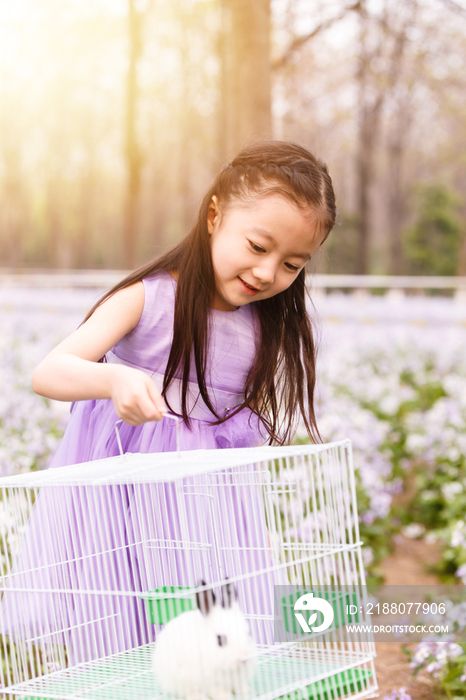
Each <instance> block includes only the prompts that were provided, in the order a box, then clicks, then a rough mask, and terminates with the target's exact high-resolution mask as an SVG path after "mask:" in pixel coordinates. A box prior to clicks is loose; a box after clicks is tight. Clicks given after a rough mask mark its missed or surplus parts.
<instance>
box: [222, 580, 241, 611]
mask: <svg viewBox="0 0 466 700" xmlns="http://www.w3.org/2000/svg"><path fill="white" fill-rule="evenodd" d="M227 580H228V579H227ZM221 594H222V608H231V606H232V605H233V603H234V602H235V601H236V600H238V594H237V592H236V586H235V584H234V583H231V582H228V583H225V584H224V585H223V586H222V588H221Z"/></svg>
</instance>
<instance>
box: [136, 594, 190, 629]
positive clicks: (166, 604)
mask: <svg viewBox="0 0 466 700" xmlns="http://www.w3.org/2000/svg"><path fill="white" fill-rule="evenodd" d="M183 591H184V592H185V595H183V596H180V597H178V596H177V597H176V598H165V597H163V596H162V597H160V594H167V593H182V592H183ZM192 591H193V589H192V588H191V587H189V586H161V587H160V588H155V589H154V590H153V591H149V592H148V593H143V594H142V596H141V597H142V598H144V600H145V601H146V603H147V608H148V611H149V617H150V621H151V622H152V624H153V625H164V624H165V623H166V622H169V621H170V620H172V619H173V618H175V617H177V616H178V615H180V614H181V613H183V612H186V611H187V610H194V609H195V608H197V602H196V596H195V595H194V594H193V592H192Z"/></svg>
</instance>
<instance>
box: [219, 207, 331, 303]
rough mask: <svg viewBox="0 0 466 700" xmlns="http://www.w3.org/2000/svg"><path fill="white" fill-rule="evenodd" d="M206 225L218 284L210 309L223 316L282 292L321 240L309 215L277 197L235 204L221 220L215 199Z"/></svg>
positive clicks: (313, 220)
mask: <svg viewBox="0 0 466 700" xmlns="http://www.w3.org/2000/svg"><path fill="white" fill-rule="evenodd" d="M207 223H208V231H209V234H210V236H211V253H212V264H213V267H214V272H215V278H216V295H215V299H214V302H213V307H214V308H216V309H221V310H223V311H232V310H234V309H236V308H238V307H239V306H244V305H245V304H249V303H250V302H251V301H252V300H254V301H260V300H261V299H268V298H269V297H272V296H275V294H279V293H280V292H283V291H284V290H285V289H287V288H288V287H289V286H290V285H291V284H292V283H293V282H294V280H295V279H296V277H297V276H298V274H299V273H300V272H301V270H302V269H303V267H304V265H305V264H306V262H307V261H308V260H309V259H310V258H311V256H312V255H313V253H314V252H315V250H316V249H317V248H318V247H319V245H320V244H321V243H322V241H323V238H324V234H323V233H320V231H319V229H318V227H317V226H316V221H315V217H314V216H313V214H312V212H311V210H309V209H307V210H306V209H300V208H299V207H298V206H297V205H296V204H294V203H293V202H290V201H289V200H288V199H285V197H282V196H281V195H279V194H270V195H267V196H258V197H254V198H253V199H252V201H250V202H248V203H243V202H239V203H237V204H233V205H231V206H230V208H228V209H227V210H226V212H225V213H224V214H222V213H221V212H220V208H219V203H218V200H217V198H216V197H213V198H212V202H211V205H210V207H209V214H208V222H207Z"/></svg>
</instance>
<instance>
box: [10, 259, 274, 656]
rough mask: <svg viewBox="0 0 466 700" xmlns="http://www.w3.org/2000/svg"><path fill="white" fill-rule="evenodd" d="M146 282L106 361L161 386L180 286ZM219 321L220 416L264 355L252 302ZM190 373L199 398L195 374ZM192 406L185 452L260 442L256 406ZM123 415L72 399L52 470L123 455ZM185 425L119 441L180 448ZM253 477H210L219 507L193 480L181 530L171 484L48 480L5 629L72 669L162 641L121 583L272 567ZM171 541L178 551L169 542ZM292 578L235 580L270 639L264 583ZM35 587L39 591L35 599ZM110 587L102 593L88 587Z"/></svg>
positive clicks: (199, 480)
mask: <svg viewBox="0 0 466 700" xmlns="http://www.w3.org/2000/svg"><path fill="white" fill-rule="evenodd" d="M143 283H144V289H145V303H144V309H143V313H142V316H141V319H140V321H139V323H138V325H137V326H136V328H134V330H132V331H131V332H130V333H128V334H127V335H126V336H125V337H124V338H122V339H121V340H120V342H119V343H118V344H117V345H116V346H115V347H114V348H113V349H112V351H110V353H108V354H107V359H108V360H109V361H112V362H121V363H123V364H127V365H130V366H134V367H138V368H140V369H142V370H143V371H145V372H147V373H148V374H150V375H151V376H153V378H154V381H156V383H158V384H159V386H160V385H161V380H162V379H163V373H164V371H165V368H166V363H167V359H168V355H169V351H170V347H171V342H172V332H173V331H172V328H173V311H174V301H175V289H176V282H175V280H174V279H173V278H172V277H171V276H170V275H169V274H168V273H167V272H165V271H161V272H159V273H157V274H156V275H154V276H153V277H150V278H147V279H145V280H143ZM210 320H211V326H210V345H209V360H208V366H207V376H206V384H207V386H208V387H209V393H211V394H212V395H213V398H214V401H215V404H216V406H217V407H218V410H219V411H224V410H226V409H228V408H230V409H231V408H234V406H235V405H238V403H239V402H240V401H241V394H242V392H243V389H244V385H245V381H246V378H247V375H248V372H249V370H250V367H251V363H252V361H253V358H254V354H255V338H256V330H257V327H256V324H257V320H256V318H255V314H254V305H252V304H248V305H246V306H243V307H240V308H239V309H237V310H236V311H228V312H227V311H218V310H215V309H214V310H212V314H211V319H210ZM190 380H191V381H192V382H193V387H192V388H193V392H195V387H196V384H195V380H196V376H195V370H192V374H191V377H190ZM176 391H177V387H176V386H175V389H174V391H172V394H171V397H172V398H173V402H174V403H175V404H176ZM191 404H192V412H191V413H190V415H191V416H193V415H194V416H196V417H194V418H192V419H191V425H190V427H189V428H188V427H187V426H186V425H184V424H183V423H182V424H181V425H180V445H181V449H182V450H195V449H206V448H207V449H216V448H217V449H218V448H230V447H251V446H256V445H260V444H262V443H263V442H264V437H263V436H262V435H261V431H260V429H259V421H258V419H257V416H255V415H254V414H253V413H252V412H251V411H250V410H249V409H244V410H242V411H241V412H240V413H239V414H237V415H236V416H233V417H232V418H231V419H230V420H228V421H226V422H225V423H222V424H220V425H216V426H212V425H210V424H209V420H212V419H213V416H212V414H210V413H208V412H206V407H205V406H203V404H202V403H201V402H200V401H199V400H198V401H197V402H196V396H195V395H193V397H191ZM172 407H173V409H174V410H176V408H175V405H173V406H172ZM117 420H118V416H117V414H116V413H115V410H114V407H113V403H112V401H111V400H104V399H99V400H87V401H80V402H76V403H74V404H73V405H72V409H71V419H70V422H69V424H68V426H67V429H66V432H65V435H64V437H63V440H62V442H61V444H60V446H59V448H58V451H57V453H56V455H55V457H54V459H53V461H52V464H51V467H52V468H53V467H59V466H65V465H72V464H78V463H81V462H87V461H91V460H97V459H102V458H106V457H111V456H115V455H118V454H119V448H118V443H117V439H116V433H115V422H116V421H117ZM175 430H176V428H175V424H174V421H171V420H169V419H166V418H165V419H163V420H161V421H159V422H153V423H145V424H143V425H141V426H137V427H136V426H131V425H128V424H126V423H123V424H120V436H121V442H122V446H123V449H124V451H125V452H129V453H137V452H140V453H151V452H166V451H174V450H175V449H176V434H175ZM242 475H243V476H242ZM255 478H256V477H255V476H254V475H253V477H252V481H251V477H248V479H247V480H246V481H245V480H244V468H243V470H242V471H241V470H238V474H235V469H232V470H229V471H228V474H226V475H224V476H221V477H219V478H218V482H217V483H214V484H212V482H210V483H209V489H210V491H209V493H210V496H209V498H212V493H213V497H214V501H215V505H214V506H212V507H211V506H210V505H209V507H208V508H207V506H206V505H205V504H206V503H209V501H208V499H207V498H205V497H203V496H205V494H203V493H202V489H203V487H204V486H205V484H206V482H205V479H206V477H205V476H204V477H193V478H190V479H184V480H183V486H182V488H183V494H182V501H183V504H182V510H183V512H184V516H183V517H184V528H185V529H184V534H183V532H182V525H183V524H182V523H181V516H180V500H179V493H177V492H176V488H175V485H174V484H173V483H166V484H161V483H154V484H127V485H123V486H122V485H119V486H102V487H96V486H93V487H87V486H72V487H63V486H60V487H59V486H56V487H55V486H53V487H48V488H43V489H42V490H41V492H40V494H39V497H38V499H37V501H36V504H35V506H34V509H33V512H32V516H31V519H30V521H29V527H28V529H27V533H26V536H25V537H24V538H23V540H22V544H21V548H20V551H19V553H18V554H17V557H16V560H15V563H14V565H13V568H12V572H11V574H12V576H11V586H12V587H15V588H24V589H27V590H28V592H27V593H26V592H13V591H11V592H6V593H5V595H4V599H3V602H2V605H1V607H0V628H1V627H3V631H4V632H6V633H7V634H9V635H10V636H12V637H13V638H16V639H22V640H24V639H25V638H27V639H29V640H35V641H36V643H37V641H38V640H40V643H41V644H42V645H43V646H47V644H50V648H52V647H53V646H54V645H65V646H66V649H67V658H68V664H69V665H73V664H75V663H80V662H83V661H88V660H91V659H95V658H101V657H103V656H107V655H109V654H112V653H116V652H119V651H124V650H126V649H131V648H134V647H136V646H140V645H142V644H145V643H148V642H150V641H153V639H154V638H155V629H154V627H153V625H151V624H150V622H149V621H148V617H147V612H146V609H145V604H144V602H143V601H142V600H141V599H140V597H139V596H133V597H131V596H125V595H121V594H119V593H118V592H119V591H120V592H121V591H123V592H128V591H133V592H134V591H141V592H145V591H149V590H152V589H154V588H156V587H159V586H163V585H181V586H195V585H196V584H197V582H198V580H199V578H200V577H201V576H202V577H203V578H204V579H205V580H207V581H208V582H210V581H216V580H220V579H223V577H224V576H225V575H228V576H235V575H242V574H245V573H246V574H247V573H248V572H254V571H257V570H259V569H264V568H267V567H270V566H271V565H273V563H274V562H273V561H272V557H271V550H270V548H269V544H268V533H267V528H266V526H265V511H264V504H263V500H262V495H261V494H262V492H261V487H260V485H259V483H258V482H255V481H254V479H255ZM225 480H226V481H225ZM225 484H228V487H225ZM191 494H192V495H191ZM186 526H187V530H188V533H189V536H188V539H189V540H190V541H193V542H197V543H199V542H200V543H201V545H202V546H201V547H198V548H195V549H194V550H193V549H190V548H189V546H188V547H187V548H185V546H184V545H183V546H182V548H181V549H180V546H179V543H180V542H181V543H183V542H185V539H186ZM147 543H150V545H149V546H148V544H147ZM166 543H178V545H176V546H173V545H170V546H168V547H167V546H166ZM219 543H220V544H219ZM212 547H214V548H215V550H216V551H217V550H218V554H217V555H216V556H215V557H214V561H213V560H212V555H209V552H212V551H213V550H212ZM184 550H186V551H184ZM96 553H98V554H97V555H96ZM208 555H209V556H210V558H209V556H208ZM283 582H284V580H283V578H282V577H281V578H280V577H278V580H277V576H276V575H275V574H273V573H271V574H270V575H268V574H267V575H261V576H259V577H253V578H252V579H251V578H249V579H248V578H247V579H246V580H245V581H240V582H239V583H238V586H237V588H238V595H239V600H240V603H241V601H243V603H244V606H243V608H246V609H247V608H248V609H247V610H246V612H249V613H250V614H251V616H252V619H251V628H252V632H253V635H254V637H255V639H256V641H257V642H258V643H261V642H262V643H270V642H271V637H272V636H273V632H272V622H271V621H270V620H268V621H264V620H260V619H256V618H257V614H259V616H261V615H262V616H263V615H264V614H265V615H266V616H268V617H270V616H271V615H272V613H273V611H272V608H271V604H270V601H271V599H272V596H271V595H270V596H268V597H269V603H264V600H263V599H264V591H263V590H262V592H261V590H260V589H261V587H263V586H266V587H267V589H268V590H269V592H270V591H271V590H272V588H273V584H274V583H283ZM285 582H287V581H285ZM31 588H36V589H40V591H41V592H40V593H39V592H38V593H37V594H36V593H33V594H31ZM51 589H53V593H51V592H50V590H51ZM102 589H103V590H105V591H107V593H106V594H105V595H96V594H95V593H94V594H91V595H89V594H83V592H85V591H91V590H92V591H95V590H102ZM61 591H63V593H62V592H61ZM75 591H80V592H81V593H75ZM111 591H115V594H112V593H109V592H111ZM264 606H265V607H264Z"/></svg>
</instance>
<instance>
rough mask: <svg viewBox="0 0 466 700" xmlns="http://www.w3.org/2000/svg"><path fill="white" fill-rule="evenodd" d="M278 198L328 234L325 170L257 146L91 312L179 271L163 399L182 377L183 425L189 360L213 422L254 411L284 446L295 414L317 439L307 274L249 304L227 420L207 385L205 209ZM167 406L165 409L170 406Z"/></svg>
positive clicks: (278, 147) (293, 148) (307, 159)
mask: <svg viewBox="0 0 466 700" xmlns="http://www.w3.org/2000/svg"><path fill="white" fill-rule="evenodd" d="M270 194H280V195H282V196H284V197H286V198H287V199H289V200H291V201H292V202H294V203H295V204H296V205H297V206H298V207H300V208H301V209H303V213H309V210H310V211H311V214H312V222H313V225H314V226H317V227H318V228H319V229H320V230H321V231H322V233H323V235H324V236H327V235H328V234H329V233H330V231H331V229H332V227H333V225H334V222H335V197H334V193H333V187H332V181H331V179H330V176H329V174H328V171H327V168H326V166H325V164H324V163H322V162H321V161H320V160H319V159H318V158H316V157H315V156H314V155H312V154H311V153H310V152H309V151H308V150H307V149H305V148H303V147H302V146H299V145H298V144H294V143H290V142H284V141H270V142H262V143H256V144H253V145H252V146H249V147H248V148H245V149H244V150H243V151H241V153H240V154H239V155H238V156H237V157H236V158H235V159H234V160H233V161H232V162H231V163H230V164H229V165H227V166H225V167H224V168H223V169H222V171H221V172H220V173H219V174H218V175H217V177H216V179H215V181H214V183H213V184H212V186H211V187H210V189H209V190H208V192H207V193H206V195H205V197H204V199H203V201H202V204H201V207H200V211H199V216H198V219H197V222H196V224H195V226H194V227H193V228H192V230H191V231H190V233H189V234H188V235H187V236H186V238H184V239H183V240H182V241H181V242H180V243H178V245H176V246H174V247H173V248H171V249H170V250H169V251H168V252H167V253H165V254H164V255H162V256H160V257H158V258H156V259H155V260H152V261H151V262H149V263H147V264H146V265H143V266H142V267H140V268H139V269H137V270H135V271H134V272H132V273H131V274H130V275H128V276H127V277H125V279H123V280H122V281H121V282H119V283H118V284H116V285H115V286H114V287H113V288H112V289H110V290H109V291H108V292H107V293H106V294H105V295H104V296H103V297H102V298H101V299H100V300H99V301H98V302H97V303H96V304H95V306H94V307H93V308H92V309H91V310H90V312H89V313H88V315H87V316H86V318H85V321H86V320H87V319H88V318H89V317H90V316H91V315H92V313H93V312H94V311H95V309H96V308H97V307H98V306H100V304H102V303H103V302H104V301H105V300H106V299H108V298H109V297H110V296H112V295H113V294H115V293H116V292H118V291H119V290H120V289H124V288H125V287H129V286H130V285H132V284H134V283H135V282H139V281H141V280H142V279H144V278H145V277H151V276H152V275H154V274H155V273H156V272H157V271H158V270H166V271H168V272H170V271H174V270H176V271H177V272H178V284H177V289H176V297H175V314H174V326H173V343H172V347H171V350H170V355H169V357H168V363H167V369H166V372H165V378H164V382H163V391H162V395H163V396H164V399H165V401H166V391H167V389H168V387H169V385H170V383H171V382H172V380H173V379H174V378H175V377H176V376H180V377H181V379H182V410H181V415H182V417H183V420H184V421H185V422H186V423H187V424H188V425H189V415H188V410H187V392H188V381H189V372H190V366H191V358H193V359H194V363H195V367H196V372H197V381H198V385H199V391H200V394H201V396H202V398H203V400H204V401H205V403H206V405H207V406H208V407H209V409H210V410H211V411H212V414H213V415H214V416H215V418H216V420H215V421H212V422H213V424H219V423H223V422H224V421H226V420H229V419H230V418H231V417H232V416H234V415H236V413H238V412H239V411H240V410H242V409H243V408H244V407H250V408H251V410H253V411H254V412H255V413H257V415H258V417H259V419H260V421H261V422H262V424H263V426H264V427H265V430H266V431H267V433H268V435H269V437H270V439H269V442H270V443H275V444H285V443H287V442H288V441H289V440H290V439H291V438H292V436H293V433H294V430H295V428H296V421H297V419H298V418H299V415H301V417H302V419H303V421H304V424H305V426H306V429H307V432H308V434H309V436H310V437H311V439H312V440H313V441H315V442H318V441H320V435H319V431H318V428H317V424H316V418H315V412H314V391H315V382H316V369H315V367H316V344H315V340H314V336H313V332H312V325H311V322H310V319H309V317H308V314H307V312H306V289H305V270H304V269H303V270H302V271H301V272H300V273H299V275H298V276H297V278H296V279H295V280H294V282H293V283H292V284H291V286H290V287H288V289H286V290H285V291H283V292H281V293H280V294H277V295H275V296H273V297H271V298H269V299H264V300H262V301H259V302H252V303H253V305H254V307H255V310H256V313H257V317H258V320H259V325H260V338H259V342H258V343H257V345H256V348H257V350H256V357H255V360H254V362H253V365H252V367H251V370H250V372H249V376H248V378H247V381H246V386H245V388H244V401H243V403H242V404H241V405H240V406H238V407H237V408H236V409H235V410H234V411H232V412H231V413H229V415H228V416H227V417H224V416H220V415H218V414H217V413H216V411H215V408H214V406H213V404H212V401H211V398H210V396H209V391H208V388H207V386H206V381H205V376H206V369H207V355H208V353H207V349H208V339H209V338H208V333H209V309H210V306H211V303H212V299H213V298H214V294H215V275H214V269H213V266H212V259H211V253H210V236H209V233H208V229H207V214H208V208H209V204H210V202H211V200H212V197H213V196H214V195H215V196H216V197H217V198H218V201H219V206H220V211H221V215H223V214H224V213H225V211H227V209H228V205H229V204H231V203H235V202H238V200H240V201H241V200H243V201H245V202H250V201H251V199H252V198H253V197H254V196H267V195H270ZM169 408H170V407H169Z"/></svg>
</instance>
